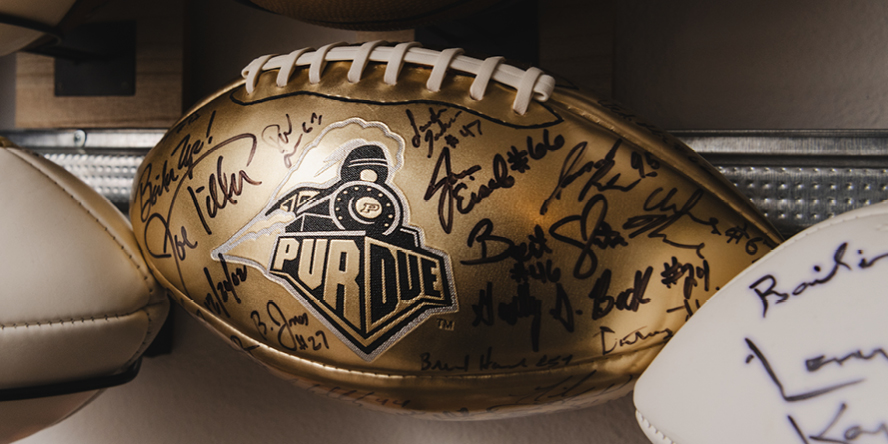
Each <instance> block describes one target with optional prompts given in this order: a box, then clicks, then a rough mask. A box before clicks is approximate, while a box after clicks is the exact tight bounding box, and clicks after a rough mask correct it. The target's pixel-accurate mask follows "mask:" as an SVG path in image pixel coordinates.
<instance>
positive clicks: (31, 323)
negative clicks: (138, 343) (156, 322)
mask: <svg viewBox="0 0 888 444" xmlns="http://www.w3.org/2000/svg"><path fill="white" fill-rule="evenodd" d="M166 303H167V302H166V300H165V299H164V300H161V301H157V302H155V303H152V304H148V305H145V306H143V307H140V308H139V309H137V310H134V311H131V312H129V313H116V314H104V315H101V314H100V315H97V316H90V317H82V318H79V319H75V318H71V319H57V320H51V321H50V320H44V321H26V322H21V323H19V322H15V323H12V324H0V330H5V329H7V328H36V327H41V328H45V327H56V326H63V325H65V324H76V323H78V322H80V323H86V322H99V321H108V320H111V319H119V318H123V317H127V316H132V315H135V314H138V313H139V312H146V315H147V310H148V308H149V307H156V306H159V305H164V304H166ZM147 316H148V321H149V325H150V323H151V316H150V315H147ZM146 335H147V333H146ZM142 345H145V341H144V340H143V342H142Z"/></svg>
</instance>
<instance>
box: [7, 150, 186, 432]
mask: <svg viewBox="0 0 888 444" xmlns="http://www.w3.org/2000/svg"><path fill="white" fill-rule="evenodd" d="M0 189H2V190H3V192H2V193H0V208H2V212H0V245H2V246H3V249H2V251H0V281H2V282H3V287H2V290H0V350H2V356H3V359H0V443H6V442H11V441H15V440H17V439H21V438H23V437H25V436H28V435H30V434H32V433H35V432H37V431H39V430H41V429H42V428H44V427H47V426H49V425H52V424H54V423H56V422H58V421H60V420H61V419H63V418H65V417H67V416H68V415H70V414H72V413H73V412H75V411H77V410H78V409H79V408H80V407H82V406H83V405H84V404H85V403H87V402H89V401H90V400H92V399H93V398H95V397H96V396H97V395H98V394H99V393H101V389H102V388H103V387H106V386H108V385H111V384H113V383H115V382H119V380H121V379H126V378H127V377H129V376H131V375H132V374H133V373H134V372H135V371H137V370H138V369H137V367H135V366H136V365H137V360H138V358H139V357H140V356H141V354H142V352H143V351H144V350H145V349H146V348H147V347H148V345H149V344H150V343H151V341H152V339H153V338H154V336H155V335H156V333H157V332H158V330H159V329H160V327H161V325H162V324H163V321H164V319H165V318H166V315H167V310H168V307H169V302H168V300H167V298H166V296H165V293H164V292H163V291H162V290H161V289H160V287H158V286H157V284H156V282H155V280H154V278H153V277H152V276H151V274H150V272H149V270H148V267H147V266H146V265H145V263H144V261H143V260H142V255H141V253H140V250H139V247H138V245H137V244H136V241H135V239H134V238H133V234H132V229H131V228H130V225H129V222H128V221H127V220H126V219H125V218H124V217H123V215H122V214H120V212H119V211H117V209H116V208H114V206H112V205H111V203H110V202H108V201H107V200H105V199H104V198H103V197H101V196H100V195H99V194H98V193H96V192H95V191H93V190H92V189H91V188H89V187H88V186H87V185H86V184H84V183H82V182H80V181H79V180H78V179H77V178H75V177H74V176H73V175H71V174H69V173H68V172H67V171H65V170H64V169H63V168H61V167H59V166H57V165H55V164H53V163H52V162H50V161H48V160H46V159H44V158H42V157H39V156H37V155H34V154H32V153H30V152H28V151H25V150H22V149H19V148H15V147H13V146H12V144H11V143H10V142H9V141H8V140H6V139H3V138H2V137H0ZM134 367H135V368H134Z"/></svg>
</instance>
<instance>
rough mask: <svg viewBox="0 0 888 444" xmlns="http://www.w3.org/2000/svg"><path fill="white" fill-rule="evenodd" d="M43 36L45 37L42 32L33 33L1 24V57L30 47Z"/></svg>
mask: <svg viewBox="0 0 888 444" xmlns="http://www.w3.org/2000/svg"><path fill="white" fill-rule="evenodd" d="M41 35H43V33H42V32H38V31H32V30H30V29H27V28H22V27H19V26H12V25H6V24H0V57H2V56H5V55H8V54H12V53H13V52H16V51H18V50H19V49H22V48H24V47H25V46H28V45H29V44H31V42H33V41H34V40H37V38H38V37H40V36H41Z"/></svg>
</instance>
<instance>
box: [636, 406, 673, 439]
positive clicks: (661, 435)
mask: <svg viewBox="0 0 888 444" xmlns="http://www.w3.org/2000/svg"><path fill="white" fill-rule="evenodd" d="M635 415H636V416H637V417H638V419H639V420H640V421H639V426H641V427H643V428H646V429H648V430H651V431H653V432H654V435H656V436H657V438H659V439H660V442H661V443H662V444H678V443H676V442H675V441H673V440H672V439H671V438H669V437H667V436H666V434H665V433H663V432H661V431H660V430H659V429H657V428H656V427H654V425H653V424H651V422H650V421H648V420H647V418H645V417H644V415H642V414H641V412H640V411H638V409H636V410H635Z"/></svg>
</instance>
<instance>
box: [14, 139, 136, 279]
mask: <svg viewBox="0 0 888 444" xmlns="http://www.w3.org/2000/svg"><path fill="white" fill-rule="evenodd" d="M7 151H9V152H10V153H12V154H13V155H15V156H16V157H18V158H19V159H21V160H23V161H24V162H25V163H27V164H28V165H29V166H30V167H31V168H34V170H36V171H37V172H39V173H40V174H42V175H43V176H44V177H46V178H47V179H49V180H50V181H52V183H54V184H55V185H56V186H57V187H59V189H61V190H62V191H64V192H65V194H67V195H68V197H70V198H71V199H72V200H74V201H75V202H77V204H78V205H80V207H81V208H83V209H84V211H86V212H87V213H88V214H89V215H90V216H92V217H93V220H95V222H96V223H97V224H98V225H99V226H100V227H102V229H104V230H105V233H108V236H110V237H111V239H113V240H114V242H115V243H116V244H117V245H118V246H119V247H120V249H121V250H122V251H123V253H124V254H125V255H126V256H127V257H128V258H129V260H130V264H131V265H132V266H133V267H135V269H136V271H138V272H139V274H140V275H142V280H143V283H144V284H145V290H146V291H147V294H148V295H149V296H150V295H151V293H152V291H151V284H150V283H149V279H148V276H149V275H148V274H147V273H146V271H145V270H143V269H142V267H141V266H140V265H139V263H138V262H139V261H137V260H136V258H134V257H133V255H132V254H130V252H129V251H127V248H126V246H125V245H124V244H123V242H121V240H120V239H118V238H117V236H115V235H114V234H113V233H111V231H109V230H108V227H106V226H105V225H104V224H102V222H101V220H100V219H99V217H98V216H96V214H95V213H93V211H92V210H91V209H90V208H89V207H87V206H86V205H84V203H83V201H81V200H80V199H78V198H77V197H76V196H74V195H73V194H72V193H71V192H70V191H68V189H67V188H65V187H64V186H62V184H60V183H58V182H57V181H56V180H55V179H54V178H53V177H51V176H50V175H48V174H46V173H45V172H44V171H43V170H42V169H40V168H39V167H37V165H35V164H34V162H33V161H32V160H31V159H28V158H27V154H24V152H21V151H19V150H16V149H8V150H7ZM34 155H35V156H36V154H34Z"/></svg>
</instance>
